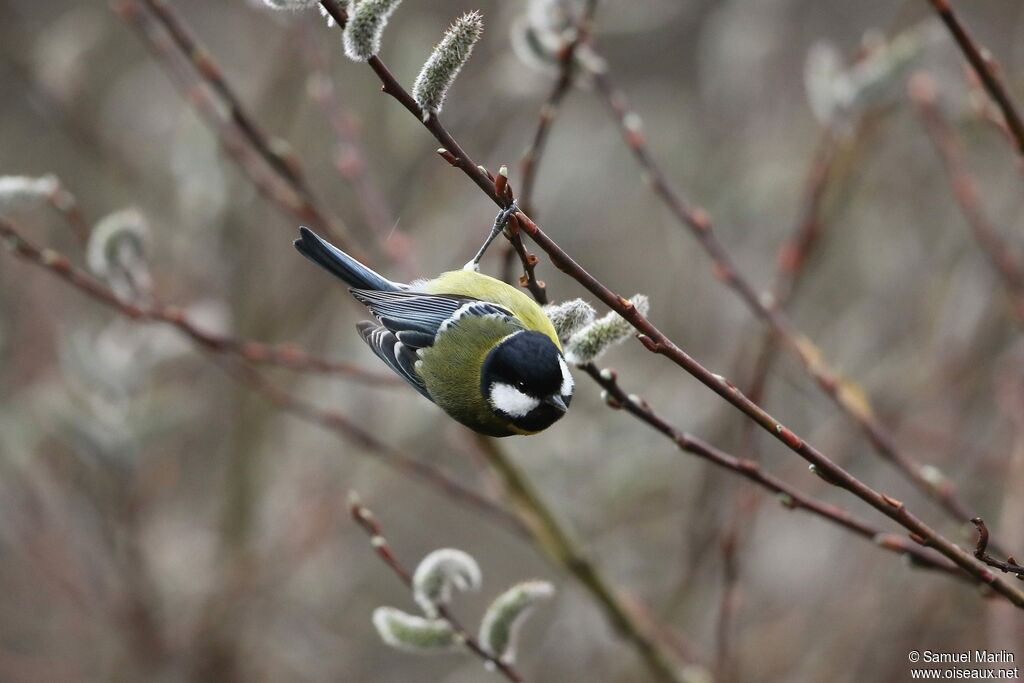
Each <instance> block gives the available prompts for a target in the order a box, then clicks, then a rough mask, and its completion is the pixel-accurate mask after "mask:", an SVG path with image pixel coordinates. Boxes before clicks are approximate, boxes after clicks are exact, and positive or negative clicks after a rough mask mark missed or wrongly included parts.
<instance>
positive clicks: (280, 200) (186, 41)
mask: <svg viewBox="0 0 1024 683" xmlns="http://www.w3.org/2000/svg"><path fill="white" fill-rule="evenodd" d="M112 7H113V9H114V11H115V12H116V13H117V14H118V15H119V16H120V17H121V18H122V19H124V20H125V21H126V22H127V23H128V24H130V25H131V26H132V27H133V28H135V29H136V31H137V32H138V33H139V35H140V36H141V37H142V38H143V40H144V41H145V44H146V46H147V47H148V48H149V49H150V51H151V52H152V54H153V55H154V57H155V58H156V59H157V61H159V62H160V63H161V64H162V65H163V66H164V67H165V68H166V70H167V71H168V72H169V74H170V75H171V76H172V80H174V82H175V84H176V85H177V86H178V88H179V89H180V90H181V91H182V95H183V96H184V99H185V101H186V102H188V103H189V104H190V105H191V106H192V107H193V108H195V109H196V111H197V112H198V113H199V115H200V117H201V118H202V119H203V120H204V121H206V122H207V124H208V125H209V126H210V127H211V128H212V129H213V132H214V133H215V134H216V136H217V138H218V139H219V141H220V142H221V144H222V146H223V147H224V149H225V150H227V152H228V153H229V154H230V155H231V156H232V158H234V159H235V161H236V162H237V163H238V164H239V166H240V167H241V168H242V170H243V171H245V173H246V174H247V175H248V176H249V178H250V179H251V180H252V181H253V183H255V185H256V186H257V188H258V189H259V190H260V191H261V193H262V194H263V195H264V196H266V197H267V198H269V199H270V200H271V201H273V202H274V203H275V204H277V205H279V206H281V207H282V208H284V209H285V210H286V211H288V212H289V213H291V214H293V215H294V216H295V217H296V218H297V219H298V220H299V221H301V222H304V223H308V224H311V225H315V226H317V228H318V229H319V230H321V231H323V233H324V234H325V235H330V236H331V239H332V240H335V241H337V243H338V244H340V245H342V246H343V247H344V248H345V249H347V250H349V251H350V252H352V254H353V256H356V257H357V258H359V259H360V260H367V256H366V255H365V254H363V253H362V252H361V250H359V249H358V248H357V247H356V246H355V245H353V244H352V243H351V240H350V238H349V235H350V232H349V230H348V229H347V227H346V226H345V225H344V223H342V222H341V220H340V219H338V218H337V217H335V216H331V215H329V214H328V213H327V212H326V211H325V210H324V209H322V208H321V207H320V204H319V203H318V202H317V200H316V198H315V197H314V196H313V193H312V191H311V189H310V188H309V186H308V184H307V183H306V180H305V176H304V174H303V173H302V170H301V164H300V162H299V161H298V159H297V158H296V157H295V156H294V155H291V154H286V153H283V152H280V151H279V150H278V149H276V147H277V146H276V145H274V144H273V143H272V142H271V141H270V140H269V138H268V137H267V135H266V134H265V133H264V132H263V131H262V130H261V129H260V127H259V126H258V125H257V124H256V122H255V120H254V119H253V118H252V116H250V115H249V114H248V113H247V111H246V110H245V108H244V107H243V106H242V104H241V101H240V99H239V98H238V96H237V95H236V94H235V93H234V91H233V90H232V89H231V87H230V86H229V85H228V83H227V81H226V80H225V79H224V77H223V75H222V72H221V69H220V67H219V66H218V65H217V63H216V62H215V61H214V60H213V57H212V55H211V54H210V52H209V51H208V50H206V48H204V47H203V46H202V45H201V44H200V43H199V42H198V40H196V39H195V37H194V36H193V35H192V33H191V31H190V29H189V28H188V27H187V25H186V24H185V23H184V22H183V21H182V20H181V19H180V18H179V17H178V16H177V15H176V13H175V11H174V9H173V8H172V7H171V6H170V5H169V4H168V3H167V2H165V0H112ZM197 85H199V86H200V87H196V86H197ZM202 86H205V89H204V87H202ZM213 97H215V98H216V99H217V102H216V103H215V102H214V101H212V98H213ZM232 133H233V134H232Z"/></svg>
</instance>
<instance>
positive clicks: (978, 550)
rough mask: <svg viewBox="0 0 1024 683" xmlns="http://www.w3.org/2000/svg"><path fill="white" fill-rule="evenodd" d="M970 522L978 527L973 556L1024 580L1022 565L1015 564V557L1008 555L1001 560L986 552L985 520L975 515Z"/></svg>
mask: <svg viewBox="0 0 1024 683" xmlns="http://www.w3.org/2000/svg"><path fill="white" fill-rule="evenodd" d="M971 522H972V523H973V524H974V526H975V527H977V529H978V545H977V546H976V547H975V548H974V556H975V557H976V558H978V559H979V560H981V561H982V562H984V563H985V564H987V565H988V566H990V567H995V568H996V569H998V570H999V571H1001V572H1003V573H1005V574H1014V575H1016V577H1017V578H1018V579H1021V580H1022V581H1024V566H1021V565H1019V564H1017V561H1016V560H1015V559H1013V558H1012V557H1008V558H1006V561H1005V562H1003V561H1002V560H997V559H996V558H994V557H992V556H991V555H989V554H988V552H987V550H988V527H987V526H985V520H983V519H982V518H981V517H975V518H974V519H972V520H971Z"/></svg>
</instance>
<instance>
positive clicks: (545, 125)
mask: <svg viewBox="0 0 1024 683" xmlns="http://www.w3.org/2000/svg"><path fill="white" fill-rule="evenodd" d="M596 10H597V0H587V2H586V4H585V5H584V6H583V9H582V11H581V13H580V17H579V21H578V23H577V25H576V26H575V28H574V30H573V36H572V39H571V40H568V41H566V43H565V44H564V45H563V46H562V49H561V51H560V52H559V54H558V67H559V73H558V78H557V79H556V80H555V83H554V85H553V86H552V88H551V93H550V94H549V95H548V97H547V99H546V100H545V101H544V104H543V105H542V106H541V108H540V115H539V116H538V120H537V127H536V129H535V130H534V133H533V138H532V139H531V141H530V146H529V147H528V148H527V150H526V153H525V154H523V158H522V160H521V161H520V169H519V172H520V174H521V176H522V179H523V185H522V188H521V190H520V196H519V206H520V207H521V208H522V209H523V211H525V212H526V213H527V214H530V215H536V214H535V211H534V206H533V188H534V185H535V184H536V181H537V174H538V171H539V170H540V162H541V159H542V158H543V155H544V151H545V149H546V146H547V141H548V135H549V134H550V132H551V126H552V125H553V124H554V122H555V118H556V117H557V116H558V111H559V109H560V107H561V105H562V100H564V99H565V96H566V95H567V94H568V93H569V91H570V90H571V89H572V85H573V81H574V79H575V77H576V68H575V67H576V53H577V51H578V50H579V48H580V46H582V45H585V44H586V43H587V42H588V41H589V40H590V32H591V30H592V24H593V21H594V12H595V11H596Z"/></svg>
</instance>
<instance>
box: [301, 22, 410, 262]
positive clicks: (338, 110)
mask: <svg viewBox="0 0 1024 683" xmlns="http://www.w3.org/2000/svg"><path fill="white" fill-rule="evenodd" d="M303 28H304V29H306V30H305V31H304V33H303V42H305V43H306V46H304V48H303V53H304V54H305V55H306V59H307V61H308V62H309V63H310V66H311V73H310V76H309V93H310V97H311V99H312V100H313V101H314V102H316V103H317V104H318V105H319V106H320V108H321V109H322V110H323V113H324V116H326V118H327V120H328V122H329V123H330V125H331V128H333V129H334V133H335V136H336V138H337V150H336V152H335V154H334V167H335V169H337V171H338V174H339V175H340V176H341V178H342V180H344V181H345V182H346V183H348V185H349V186H351V188H352V193H353V194H354V195H355V199H356V203H357V204H358V205H359V208H360V211H361V213H362V214H363V219H364V221H365V222H366V225H367V226H368V227H369V232H370V233H371V236H372V237H373V238H374V240H375V241H376V242H377V243H378V245H379V246H380V248H381V249H383V250H384V252H385V253H387V255H388V257H389V258H390V259H391V260H392V261H394V262H396V263H400V264H401V265H402V266H403V267H404V268H406V269H408V270H409V271H410V272H412V265H411V261H412V253H411V251H410V244H409V240H408V238H407V236H406V234H405V233H404V232H402V231H401V230H399V229H398V221H396V220H395V217H394V216H393V215H392V213H391V209H390V207H389V206H388V203H387V200H386V198H385V196H384V193H383V191H382V190H381V187H380V184H379V183H378V182H377V179H376V177H375V176H374V173H373V172H372V170H371V168H370V163H369V161H368V160H367V155H366V153H365V152H364V150H363V143H362V139H361V138H362V135H361V133H362V126H361V122H360V121H359V120H358V118H357V117H356V116H355V115H354V114H353V113H352V112H351V111H349V109H348V108H347V107H346V106H345V104H344V103H343V102H342V101H341V99H340V98H339V97H338V92H337V88H335V86H334V81H332V80H331V77H330V74H329V72H328V60H327V58H326V56H325V54H324V52H325V51H324V49H323V48H322V47H320V46H318V45H316V44H315V41H314V40H313V35H312V31H311V28H312V27H311V26H310V25H309V24H303Z"/></svg>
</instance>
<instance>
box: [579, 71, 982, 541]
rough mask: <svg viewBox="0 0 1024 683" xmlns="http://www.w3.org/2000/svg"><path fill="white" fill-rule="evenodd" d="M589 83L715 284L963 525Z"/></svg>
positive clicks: (952, 493)
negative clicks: (708, 265)
mask: <svg viewBox="0 0 1024 683" xmlns="http://www.w3.org/2000/svg"><path fill="white" fill-rule="evenodd" d="M594 82H595V83H596V85H597V89H598V91H599V92H600V93H601V96H602V97H603V98H604V101H605V103H606V104H607V105H608V107H609V108H610V109H611V111H612V112H613V114H614V115H615V118H616V120H617V121H618V122H619V126H620V128H621V130H622V136H623V139H624V140H625V141H626V144H627V145H628V146H629V148H630V150H632V152H633V156H634V157H635V158H636V160H637V163H638V164H639V165H640V167H641V169H642V170H643V177H644V179H645V180H646V182H647V183H648V184H649V185H650V187H651V189H652V191H653V192H654V193H655V195H656V196H657V197H658V198H659V199H661V200H662V202H663V203H664V204H665V205H666V207H668V209H669V210H670V211H671V212H672V214H673V216H674V217H675V218H676V219H677V221H678V222H679V223H680V224H681V225H682V226H683V227H685V228H687V229H688V230H689V231H690V233H691V234H692V235H693V236H694V237H695V238H696V239H697V241H698V243H699V244H700V245H701V247H702V248H703V249H704V251H705V252H706V253H707V254H708V256H709V257H710V258H711V261H712V264H713V270H714V276H715V278H716V279H717V280H719V281H720V282H722V283H723V284H725V285H726V286H728V287H729V288H730V289H732V290H733V291H734V292H735V293H736V295H737V296H738V297H739V298H740V299H741V300H742V301H743V303H744V304H746V306H747V307H748V308H749V309H750V310H751V312H752V313H754V315H756V316H757V317H758V318H759V319H761V320H762V321H763V322H764V323H765V325H767V326H768V327H769V328H770V329H771V331H772V335H773V336H774V337H775V338H776V339H778V340H779V341H780V343H781V344H782V345H783V346H785V348H786V349H788V350H789V351H790V352H791V353H792V355H793V356H794V357H795V358H796V359H797V360H798V361H800V363H801V365H802V366H803V368H804V369H805V370H806V371H807V373H808V374H809V375H810V376H811V377H812V378H814V380H815V383H816V384H817V385H818V387H819V388H820V389H821V390H822V391H823V392H824V393H825V395H826V396H828V397H829V399H831V400H832V402H833V403H834V404H835V405H836V407H838V408H839V409H840V410H841V411H842V412H843V413H844V414H846V415H847V416H848V417H849V418H850V419H851V420H852V421H853V422H854V423H855V424H856V425H857V426H858V427H859V428H860V430H861V431H862V432H863V433H864V435H865V436H866V437H867V439H868V442H869V443H870V444H871V446H872V448H873V449H874V450H875V451H876V452H877V453H878V454H879V455H880V456H881V457H882V458H884V459H885V460H887V461H889V462H891V463H892V464H893V465H894V466H895V467H896V469H897V470H899V471H900V472H901V473H903V475H904V476H906V477H907V479H908V480H910V481H911V482H913V483H914V485H915V486H917V487H918V489H920V490H921V491H922V492H923V493H925V494H926V495H927V496H928V497H930V498H932V499H933V500H934V501H935V502H936V503H938V504H939V506H940V507H941V508H942V509H944V510H945V511H946V512H947V513H948V514H949V516H950V517H951V518H953V519H954V520H956V521H958V522H965V521H967V520H969V519H970V518H971V517H972V516H973V515H972V513H971V512H970V510H969V508H968V506H967V504H966V503H965V502H963V501H962V500H961V499H960V497H959V495H958V494H957V490H956V487H955V485H954V484H953V483H952V482H951V481H949V480H948V479H947V478H946V477H944V476H943V475H942V473H941V472H940V471H939V470H937V469H936V468H935V467H933V466H932V467H930V466H925V465H922V464H921V463H919V462H917V460H915V459H914V458H912V457H911V456H910V455H908V454H907V453H905V452H904V451H903V450H902V449H901V448H900V446H899V445H898V444H897V442H896V438H895V436H894V435H893V434H892V433H891V432H890V431H889V429H888V428H886V427H885V425H883V424H882V423H881V422H880V421H879V420H878V418H877V416H876V415H875V414H874V410H873V408H872V406H871V403H870V401H869V400H868V398H867V396H866V395H865V393H864V391H863V389H862V388H861V387H860V386H859V385H858V384H856V383H854V382H853V381H851V380H849V379H845V378H843V377H842V376H841V375H840V374H839V373H838V372H837V371H836V370H835V369H833V368H832V366H831V365H830V364H829V363H828V361H827V360H826V359H825V357H824V354H823V352H822V351H821V349H820V348H819V347H818V346H817V345H815V344H814V342H813V341H811V339H810V338H809V337H808V336H807V335H805V334H804V333H803V332H801V331H800V330H799V329H797V328H796V327H795V326H794V325H793V323H792V322H791V321H790V320H789V318H788V317H787V316H786V314H785V313H784V312H783V311H782V308H781V307H780V306H779V305H778V302H776V301H775V300H774V299H772V298H771V297H770V296H767V297H766V296H762V295H761V294H760V293H759V292H758V290H757V288H756V287H755V286H754V285H753V284H752V283H751V282H750V280H748V279H747V277H746V275H744V274H743V272H742V271H741V270H739V268H738V266H737V265H736V263H735V260H734V259H733V258H732V256H731V255H730V254H729V252H728V250H727V249H726V248H725V246H724V245H723V244H722V243H721V242H720V241H719V240H718V238H717V237H716V236H715V233H714V231H713V227H712V223H711V217H710V216H709V215H708V214H707V212H705V211H704V210H703V209H701V208H695V207H691V206H690V205H689V204H688V203H687V202H686V201H685V200H684V199H683V198H682V197H681V196H680V195H679V194H678V193H677V192H676V191H675V190H674V189H673V188H672V186H671V185H669V183H668V180H667V179H666V177H665V174H664V172H663V171H662V170H661V167H660V166H659V165H658V164H657V162H656V161H655V160H654V158H653V156H652V155H651V153H650V151H649V150H648V148H647V143H646V140H645V138H644V135H643V131H642V127H641V119H640V116H639V115H638V114H636V113H635V112H633V111H631V110H630V109H629V105H628V104H627V102H626V100H625V98H624V96H623V94H622V93H621V91H618V90H617V89H616V88H615V87H614V85H613V84H612V81H611V80H610V78H609V77H608V74H607V73H604V72H601V73H595V74H594ZM755 388H756V386H755Z"/></svg>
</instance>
